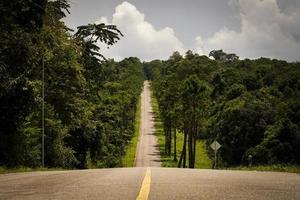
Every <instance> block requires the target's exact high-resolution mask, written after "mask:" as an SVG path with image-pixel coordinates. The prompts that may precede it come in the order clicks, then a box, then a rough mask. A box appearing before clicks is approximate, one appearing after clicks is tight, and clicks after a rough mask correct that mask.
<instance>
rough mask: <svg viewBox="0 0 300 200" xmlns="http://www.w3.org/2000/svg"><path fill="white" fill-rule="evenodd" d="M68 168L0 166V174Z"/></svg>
mask: <svg viewBox="0 0 300 200" xmlns="http://www.w3.org/2000/svg"><path fill="white" fill-rule="evenodd" d="M62 170H68V169H63V168H42V167H39V168H30V167H17V168H9V169H8V168H5V167H0V174H7V173H18V172H35V171H62Z"/></svg>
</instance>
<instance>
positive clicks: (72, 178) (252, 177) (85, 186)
mask: <svg viewBox="0 0 300 200" xmlns="http://www.w3.org/2000/svg"><path fill="white" fill-rule="evenodd" d="M147 170H148V171H149V172H151V174H150V175H149V174H148V175H149V177H148V179H149V180H148V181H146V182H145V181H143V180H144V177H145V174H146V171H147ZM145 184H146V185H147V184H148V187H144V189H145V190H148V193H147V192H145V191H144V193H145V194H147V195H146V197H147V198H148V199H150V200H151V199H159V200H160V199H162V200H164V199H180V200H181V199H189V200H192V199H197V200H201V199H203V200H216V199H228V200H229V199H230V200H235V199H239V200H241V199H242V200H243V199H251V200H252V199H253V200H260V199H263V200H271V199H272V200H274V199H275V200H277V199H278V200H279V199H286V200H294V199H295V200H296V199H300V175H299V174H291V173H278V172H247V171H224V170H199V169H194V170H192V169H174V168H139V167H136V168H116V169H95V170H74V171H55V172H28V173H14V174H3V175H0V199H22V200H27V199H30V200H35V199H72V200H77V199H91V200H92V199H103V200H110V199H122V200H126V199H128V200H129V199H136V198H137V197H138V195H139V194H140V193H141V192H140V191H141V190H142V189H141V188H143V187H142V185H145ZM147 198H145V196H144V197H143V198H141V199H147Z"/></svg>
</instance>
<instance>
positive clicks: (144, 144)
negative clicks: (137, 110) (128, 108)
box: [135, 81, 161, 167]
mask: <svg viewBox="0 0 300 200" xmlns="http://www.w3.org/2000/svg"><path fill="white" fill-rule="evenodd" d="M141 106H142V109H141V126H140V138H139V142H138V146H137V152H136V160H135V166H136V167H159V166H160V165H161V162H160V155H159V150H158V148H157V139H156V136H155V135H154V131H155V129H154V117H153V114H152V106H151V97H150V89H149V82H148V81H145V82H144V89H143V92H142V96H141Z"/></svg>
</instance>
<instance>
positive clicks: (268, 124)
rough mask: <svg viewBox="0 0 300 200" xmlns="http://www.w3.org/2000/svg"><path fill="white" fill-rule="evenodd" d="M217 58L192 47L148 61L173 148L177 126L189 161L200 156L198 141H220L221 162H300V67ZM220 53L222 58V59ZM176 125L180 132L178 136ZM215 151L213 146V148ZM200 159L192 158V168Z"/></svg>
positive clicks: (264, 60)
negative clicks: (212, 57) (167, 57)
mask: <svg viewBox="0 0 300 200" xmlns="http://www.w3.org/2000/svg"><path fill="white" fill-rule="evenodd" d="M211 55H214V57H215V58H216V59H215V60H211V59H209V58H208V57H206V56H199V55H197V54H193V53H192V52H191V51H188V52H187V53H186V55H185V57H182V56H181V55H180V54H179V53H174V54H173V55H172V56H171V57H170V58H169V59H168V60H167V61H159V60H154V61H151V62H149V63H145V64H144V69H145V72H146V75H147V76H148V78H149V79H150V80H152V88H153V90H154V94H155V96H156V98H157V99H158V104H159V110H160V114H161V116H162V120H163V124H164V132H165V137H166V153H167V154H169V156H171V153H170V151H171V148H170V147H171V145H170V144H171V141H172V138H173V139H175V138H176V129H179V130H181V132H183V133H184V144H185V143H188V147H186V145H184V147H183V149H182V158H181V159H180V160H179V163H178V166H179V167H180V166H183V167H185V165H186V164H185V157H186V155H185V154H186V149H187V148H188V153H189V157H193V156H197V154H196V150H195V145H194V144H195V140H196V139H206V140H207V144H210V143H211V142H212V141H213V140H215V139H217V140H218V141H219V142H220V143H221V144H222V148H221V149H220V152H219V153H220V154H219V155H220V159H219V163H220V164H221V165H222V166H235V165H240V164H248V163H249V162H250V160H249V155H251V156H252V161H251V162H252V163H253V164H299V163H300V156H299V155H300V154H299V153H300V64H299V63H288V62H286V61H280V60H275V59H274V60H271V59H268V58H260V59H257V60H249V59H245V60H238V57H237V56H236V55H235V54H226V53H224V52H223V51H213V52H212V53H211ZM218 56H219V57H218ZM171 130H174V134H173V137H172V134H171V132H172V131H171ZM207 149H208V151H209V152H210V153H211V154H212V152H211V150H209V148H207ZM194 165H195V163H194V162H193V160H192V161H190V159H189V167H194Z"/></svg>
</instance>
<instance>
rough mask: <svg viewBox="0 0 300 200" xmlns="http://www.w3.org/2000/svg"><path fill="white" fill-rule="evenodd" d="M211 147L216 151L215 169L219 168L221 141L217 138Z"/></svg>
mask: <svg viewBox="0 0 300 200" xmlns="http://www.w3.org/2000/svg"><path fill="white" fill-rule="evenodd" d="M210 148H212V149H213V150H214V152H215V164H214V169H216V168H217V152H218V150H219V149H220V148H221V145H220V143H219V142H218V141H217V140H215V141H214V142H213V143H211V145H210Z"/></svg>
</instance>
